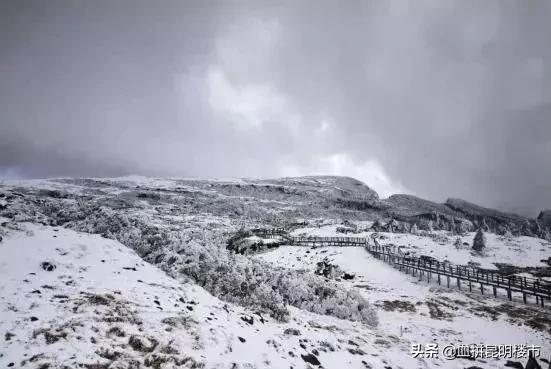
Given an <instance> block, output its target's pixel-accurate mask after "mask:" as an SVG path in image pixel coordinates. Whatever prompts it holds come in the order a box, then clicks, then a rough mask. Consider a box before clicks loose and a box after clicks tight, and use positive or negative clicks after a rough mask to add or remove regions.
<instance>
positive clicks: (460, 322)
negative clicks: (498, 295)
mask: <svg viewBox="0 0 551 369" xmlns="http://www.w3.org/2000/svg"><path fill="white" fill-rule="evenodd" d="M256 257H257V258H259V259H261V260H264V261H266V262H269V263H273V264H277V265H284V266H286V267H288V268H292V269H307V270H311V271H313V270H314V269H315V266H316V263H317V262H319V261H321V260H323V259H325V258H328V259H329V261H330V262H331V263H332V264H336V265H338V266H339V267H341V268H342V269H343V270H344V271H345V272H347V273H352V274H354V275H355V278H354V280H352V281H344V280H343V281H340V282H339V283H342V284H344V285H346V287H347V288H352V289H357V290H358V291H360V292H361V293H362V294H364V295H365V296H366V297H367V298H368V299H369V300H370V302H371V303H372V304H375V305H376V306H379V307H380V308H379V319H380V323H379V329H380V330H381V331H384V332H385V333H386V334H389V335H394V336H397V337H399V338H400V340H401V341H404V342H408V343H409V344H414V343H421V344H425V343H430V342H437V343H439V344H440V345H441V346H442V345H444V344H448V343H453V344H467V345H468V344H479V343H484V344H486V345H492V344H493V345H503V344H511V345H513V344H526V345H540V346H542V351H543V352H546V353H550V352H551V341H550V339H549V335H548V333H545V332H540V331H535V330H533V329H531V328H529V327H528V326H526V325H521V324H519V325H517V324H511V322H510V321H508V320H507V319H505V318H502V317H501V316H500V317H499V318H497V319H495V320H494V319H493V318H492V317H490V316H484V315H482V314H481V316H478V315H476V314H473V311H478V310H477V309H479V308H480V307H481V306H482V305H483V304H484V305H486V306H488V305H489V306H498V305H499V304H500V303H502V302H503V301H500V300H494V299H487V298H483V297H481V296H478V295H477V294H475V293H473V294H468V293H465V292H461V291H457V290H453V289H452V290H449V289H446V288H443V287H439V286H438V285H434V284H428V283H426V282H424V281H419V280H418V279H417V278H416V277H413V276H410V275H407V274H405V273H402V272H400V271H399V270H397V269H394V268H392V267H391V266H389V265H388V264H386V263H384V262H383V261H381V260H378V259H376V258H374V257H373V256H372V255H371V254H369V253H368V252H367V251H365V250H364V249H363V248H361V247H324V248H316V249H312V248H307V247H294V246H284V247H280V248H279V249H276V250H273V251H271V252H269V253H263V254H259V255H257V256H256ZM385 301H386V303H391V302H393V301H401V302H405V303H407V304H408V306H410V307H411V308H413V309H414V311H400V310H399V309H396V310H393V311H392V310H391V311H387V310H385V309H384V308H383V307H384V306H385ZM442 301H444V302H445V303H446V304H447V305H449V306H446V305H439V309H442V310H444V311H445V313H446V314H449V317H447V318H445V319H438V318H436V317H432V316H431V313H430V307H429V304H434V303H437V302H442ZM427 302H428V303H427ZM521 306H522V305H521ZM482 327H483V328H482ZM434 360H437V359H434ZM459 362H460V361H459ZM503 364H504V363H503V362H500V361H495V362H488V363H484V365H483V367H484V368H502V367H503ZM408 365H415V364H413V363H412V362H411V361H409V362H408ZM432 365H437V364H436V363H435V362H434V363H431V364H430V366H429V367H433V366H432ZM458 365H463V366H458ZM472 365H475V364H474V363H472V362H469V361H464V362H462V363H461V364H459V363H458V361H451V362H450V361H446V360H443V359H438V366H439V367H440V368H457V367H461V368H463V367H466V366H472ZM480 365H481V364H480Z"/></svg>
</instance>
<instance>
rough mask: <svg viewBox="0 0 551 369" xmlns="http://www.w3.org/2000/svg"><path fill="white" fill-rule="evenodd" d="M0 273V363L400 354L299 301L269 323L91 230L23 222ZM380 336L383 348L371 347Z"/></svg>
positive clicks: (134, 364)
mask: <svg viewBox="0 0 551 369" xmlns="http://www.w3.org/2000/svg"><path fill="white" fill-rule="evenodd" d="M0 275H1V276H2V285H1V286H0V302H1V303H0V316H1V318H2V319H0V332H2V334H3V339H2V341H1V344H0V367H2V368H4V367H10V366H11V367H27V368H37V367H40V368H47V367H49V368H58V367H67V368H75V367H79V366H82V365H83V366H85V367H88V368H138V367H153V368H157V367H163V368H173V367H174V368H176V367H189V368H201V367H208V368H214V367H220V368H235V367H251V368H253V367H254V368H265V367H266V368H288V367H295V368H300V367H304V366H305V365H306V363H307V362H311V363H312V364H314V365H315V363H317V362H318V361H319V362H320V363H321V364H322V365H323V366H324V367H327V368H335V367H341V366H346V367H350V368H366V367H372V368H384V367H393V368H399V367H404V368H405V367H407V364H406V363H407V362H408V361H409V362H411V359H410V358H409V346H407V344H406V342H405V341H404V342H400V340H399V338H398V337H397V336H395V335H392V334H387V333H386V332H385V330H379V329H372V328H369V327H367V326H365V325H362V324H361V323H353V322H349V321H345V320H339V319H335V318H330V317H327V316H321V315H315V314H310V313H307V312H305V311H301V310H298V309H291V319H290V320H289V322H287V323H280V322H276V321H274V319H272V318H270V317H269V316H267V315H265V314H262V313H261V312H258V311H255V310H254V309H243V308H240V307H238V306H235V305H233V304H227V303H224V302H223V301H220V300H219V299H217V298H215V297H213V296H212V295H210V294H209V293H207V292H206V291H205V290H204V289H202V288H200V287H198V286H196V285H194V284H189V283H185V282H182V281H178V280H176V279H173V278H171V277H169V276H167V275H166V274H165V273H164V272H162V271H161V270H159V269H158V268H156V267H155V266H153V265H151V264H149V263H146V262H144V261H143V260H142V259H141V258H140V257H139V256H138V255H136V253H135V252H133V251H132V250H130V249H128V248H127V247H125V246H124V245H121V244H120V243H119V242H116V241H112V240H108V239H105V238H103V237H101V236H98V235H89V234H85V233H79V232H74V231H71V230H66V229H63V228H58V227H49V226H41V225H31V224H25V225H23V229H22V230H21V231H18V232H14V233H12V234H10V236H8V237H7V238H6V239H4V241H3V242H2V244H0ZM389 346H391V347H392V350H391V351H392V352H393V354H392V355H381V353H382V352H384V351H387V350H388V348H389ZM48 365H49V366H48ZM94 365H95V366H94Z"/></svg>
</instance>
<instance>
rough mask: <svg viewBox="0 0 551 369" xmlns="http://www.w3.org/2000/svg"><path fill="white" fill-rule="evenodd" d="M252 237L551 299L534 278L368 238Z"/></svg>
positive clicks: (282, 233)
mask: <svg viewBox="0 0 551 369" xmlns="http://www.w3.org/2000/svg"><path fill="white" fill-rule="evenodd" d="M252 232H253V234H256V235H258V236H262V237H267V238H280V239H282V241H285V242H286V243H288V244H289V245H292V246H307V247H327V246H340V247H364V248H365V250H366V251H368V252H369V253H371V254H372V255H374V256H375V257H376V258H378V259H381V260H383V261H385V262H387V263H389V264H391V265H393V266H394V267H396V268H398V269H399V270H401V271H403V272H405V273H409V274H412V275H414V276H418V277H419V278H420V280H424V279H425V278H426V280H427V282H431V281H433V280H434V279H436V281H437V282H438V284H439V285H442V284H445V285H446V286H447V287H451V286H452V284H455V285H456V286H457V288H458V289H462V288H465V289H467V288H468V289H469V291H470V292H472V291H473V289H474V290H480V292H481V293H482V294H483V295H484V294H485V293H487V290H486V288H490V291H491V292H490V293H489V294H493V296H494V297H497V293H498V290H504V291H505V292H506V294H507V298H508V299H509V300H512V299H513V293H518V294H522V300H523V301H524V303H527V297H528V296H534V297H535V299H536V304H538V305H541V306H544V300H545V299H547V300H551V282H547V281H544V280H541V279H537V278H527V277H519V276H515V275H509V276H506V275H503V274H500V273H498V272H497V271H492V270H487V269H480V268H473V267H467V266H462V265H454V264H451V263H448V262H440V261H437V260H435V259H433V258H427V257H423V256H421V257H414V256H409V255H406V254H404V253H402V252H401V250H400V248H399V247H396V246H381V245H378V244H377V243H376V241H374V242H375V244H374V245H373V244H371V243H370V242H369V239H368V238H363V237H292V236H289V235H288V233H287V232H286V230H285V229H283V228H272V229H254V230H252Z"/></svg>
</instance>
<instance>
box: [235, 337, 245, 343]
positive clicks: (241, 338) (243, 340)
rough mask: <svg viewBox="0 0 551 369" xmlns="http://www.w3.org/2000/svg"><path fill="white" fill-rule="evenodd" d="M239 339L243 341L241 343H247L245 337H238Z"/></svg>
mask: <svg viewBox="0 0 551 369" xmlns="http://www.w3.org/2000/svg"><path fill="white" fill-rule="evenodd" d="M237 338H239V341H241V342H245V341H246V340H245V339H244V338H243V337H239V336H237Z"/></svg>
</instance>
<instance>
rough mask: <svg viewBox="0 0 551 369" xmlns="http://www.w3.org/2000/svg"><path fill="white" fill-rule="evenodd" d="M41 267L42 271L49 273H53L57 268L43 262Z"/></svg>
mask: <svg viewBox="0 0 551 369" xmlns="http://www.w3.org/2000/svg"><path fill="white" fill-rule="evenodd" d="M40 266H41V267H42V269H44V270H45V271H47V272H53V271H54V269H55V268H56V266H55V264H53V263H50V262H49V261H44V262H42V264H40Z"/></svg>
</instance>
